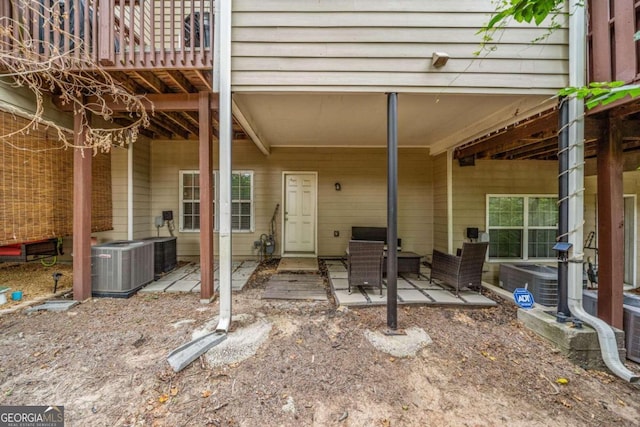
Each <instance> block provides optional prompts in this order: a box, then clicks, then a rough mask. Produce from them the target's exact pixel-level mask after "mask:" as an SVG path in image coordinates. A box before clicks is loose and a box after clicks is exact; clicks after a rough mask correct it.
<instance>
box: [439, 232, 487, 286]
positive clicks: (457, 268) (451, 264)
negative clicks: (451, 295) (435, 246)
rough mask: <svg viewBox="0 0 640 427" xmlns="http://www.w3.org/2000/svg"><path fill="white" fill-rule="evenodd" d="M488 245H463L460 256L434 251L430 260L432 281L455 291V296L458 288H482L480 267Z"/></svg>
mask: <svg viewBox="0 0 640 427" xmlns="http://www.w3.org/2000/svg"><path fill="white" fill-rule="evenodd" d="M488 246H489V243H487V242H479V243H463V244H462V251H461V253H460V256H456V255H449V254H445V253H443V252H440V251H437V250H434V251H433V257H432V260H431V275H430V278H429V282H431V283H433V279H436V280H440V281H442V282H443V283H445V284H447V285H449V286H452V287H453V288H455V290H456V296H458V295H459V293H460V288H463V287H467V288H476V287H477V288H478V290H480V289H481V288H482V286H481V282H482V265H483V264H484V259H485V256H486V254H487V247H488Z"/></svg>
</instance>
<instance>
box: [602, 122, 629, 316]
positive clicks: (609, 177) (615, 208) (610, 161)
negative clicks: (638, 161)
mask: <svg viewBox="0 0 640 427" xmlns="http://www.w3.org/2000/svg"><path fill="white" fill-rule="evenodd" d="M620 125H621V123H620V121H619V120H616V119H614V118H610V119H609V126H608V129H609V133H608V135H603V138H601V140H600V142H599V144H598V247H599V250H598V317H600V318H601V319H602V320H604V321H605V322H607V323H608V324H609V325H611V326H613V327H616V328H618V329H622V321H623V319H622V314H623V311H622V301H623V286H624V198H623V197H624V195H623V186H622V169H623V163H624V162H623V158H622V157H623V156H622V155H623V151H622V136H621V133H620Z"/></svg>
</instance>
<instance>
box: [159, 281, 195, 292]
mask: <svg viewBox="0 0 640 427" xmlns="http://www.w3.org/2000/svg"><path fill="white" fill-rule="evenodd" d="M199 284H200V281H199V280H179V281H177V282H176V283H174V284H173V285H171V286H169V287H168V288H167V289H165V292H191V290H192V289H193V288H194V287H196V286H197V285H199Z"/></svg>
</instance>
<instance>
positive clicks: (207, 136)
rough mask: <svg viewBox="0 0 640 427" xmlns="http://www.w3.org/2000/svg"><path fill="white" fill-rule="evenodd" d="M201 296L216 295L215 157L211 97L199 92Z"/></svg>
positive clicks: (209, 296) (202, 298)
mask: <svg viewBox="0 0 640 427" xmlns="http://www.w3.org/2000/svg"><path fill="white" fill-rule="evenodd" d="M198 111H199V122H200V129H199V132H200V149H199V156H200V276H201V280H200V300H201V301H203V302H209V301H211V300H212V299H213V159H212V153H213V150H212V148H211V145H212V130H211V126H212V123H211V101H210V96H209V93H208V92H200V97H199V109H198Z"/></svg>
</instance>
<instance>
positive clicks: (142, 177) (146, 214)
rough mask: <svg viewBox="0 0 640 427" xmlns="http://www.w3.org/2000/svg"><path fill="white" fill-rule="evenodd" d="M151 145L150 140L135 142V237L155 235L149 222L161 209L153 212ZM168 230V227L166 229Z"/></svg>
mask: <svg viewBox="0 0 640 427" xmlns="http://www.w3.org/2000/svg"><path fill="white" fill-rule="evenodd" d="M150 159H151V146H150V143H149V141H148V140H140V141H138V142H136V143H135V144H133V238H134V239H143V238H145V237H150V236H155V235H156V233H149V222H151V224H154V217H155V216H158V215H162V212H161V211H154V212H151V209H150V203H151V180H150V176H151V160H150ZM165 230H166V229H165Z"/></svg>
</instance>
